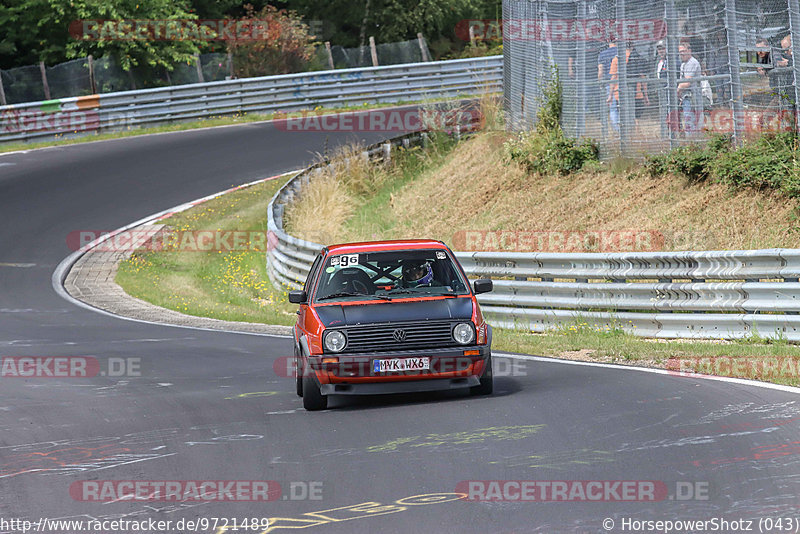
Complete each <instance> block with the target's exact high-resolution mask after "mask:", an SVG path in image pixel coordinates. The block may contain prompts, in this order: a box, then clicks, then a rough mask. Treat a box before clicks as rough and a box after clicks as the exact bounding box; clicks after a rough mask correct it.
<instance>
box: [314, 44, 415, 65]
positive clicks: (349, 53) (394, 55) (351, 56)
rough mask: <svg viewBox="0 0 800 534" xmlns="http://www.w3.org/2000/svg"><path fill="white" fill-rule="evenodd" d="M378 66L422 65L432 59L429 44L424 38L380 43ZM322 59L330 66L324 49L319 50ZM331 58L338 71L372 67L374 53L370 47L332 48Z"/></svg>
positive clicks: (377, 56)
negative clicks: (421, 63)
mask: <svg viewBox="0 0 800 534" xmlns="http://www.w3.org/2000/svg"><path fill="white" fill-rule="evenodd" d="M375 52H376V59H377V64H378V65H398V64H401V63H420V62H422V61H429V58H430V57H431V53H430V50H429V49H428V43H427V42H426V41H425V39H424V38H422V39H412V40H410V41H401V42H398V43H380V44H377V45H375ZM319 54H320V57H321V58H323V59H324V61H325V64H326V65H327V64H328V59H327V58H328V56H327V52H326V50H325V48H324V47H320V48H319ZM331 57H332V58H333V64H334V67H335V68H337V69H353V68H358V67H372V66H374V64H373V61H372V51H371V48H370V47H369V46H357V47H354V48H343V47H341V46H332V47H331Z"/></svg>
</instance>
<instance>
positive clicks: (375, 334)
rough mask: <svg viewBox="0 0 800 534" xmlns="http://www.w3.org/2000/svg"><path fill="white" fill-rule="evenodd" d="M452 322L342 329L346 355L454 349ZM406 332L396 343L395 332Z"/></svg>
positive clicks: (394, 324) (453, 324)
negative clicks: (344, 337)
mask: <svg viewBox="0 0 800 534" xmlns="http://www.w3.org/2000/svg"><path fill="white" fill-rule="evenodd" d="M455 324H456V323H454V322H449V321H447V322H441V321H439V322H415V323H393V324H383V325H368V326H356V327H349V328H344V329H343V331H344V332H345V334H346V335H347V347H346V348H345V351H347V352H377V351H384V350H406V349H414V348H439V347H452V346H455V345H457V343H456V342H455V341H454V340H453V335H452V334H451V329H452V327H453V326H455ZM396 330H402V331H404V332H405V338H404V339H403V340H401V341H398V340H397V339H395V331H396Z"/></svg>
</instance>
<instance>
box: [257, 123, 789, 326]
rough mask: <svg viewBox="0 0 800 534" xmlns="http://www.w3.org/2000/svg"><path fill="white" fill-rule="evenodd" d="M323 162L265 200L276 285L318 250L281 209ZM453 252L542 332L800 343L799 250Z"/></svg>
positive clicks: (385, 150)
mask: <svg viewBox="0 0 800 534" xmlns="http://www.w3.org/2000/svg"><path fill="white" fill-rule="evenodd" d="M422 140H424V134H418V133H416V134H411V135H406V136H403V137H400V138H397V139H393V140H392V141H390V142H387V143H384V144H381V145H373V146H371V147H369V149H368V152H369V154H370V156H371V157H373V158H376V159H377V158H385V157H387V156H388V155H389V154H390V151H391V147H390V146H389V145H390V144H393V145H397V144H406V145H408V144H409V143H419V142H420V141H422ZM319 167H320V165H317V166H314V167H311V168H309V169H306V170H304V171H303V172H301V173H300V174H298V175H297V176H295V177H294V178H293V179H292V180H290V181H289V182H288V183H287V184H286V185H285V186H284V187H283V188H282V189H281V190H280V191H278V193H276V195H275V196H274V197H273V199H272V201H271V202H270V204H269V208H268V227H269V233H270V247H269V250H268V252H267V270H268V273H269V276H270V279H271V280H272V282H273V283H274V284H275V285H276V286H280V285H283V286H287V287H290V288H292V289H299V288H301V287H302V283H303V281H304V280H305V277H306V276H307V274H308V271H309V269H310V267H311V263H312V261H313V260H314V257H315V255H316V254H317V252H319V250H320V249H321V248H322V245H320V244H317V243H311V242H309V241H304V240H301V239H298V238H296V237H293V236H290V235H289V234H287V233H286V232H285V231H284V230H283V212H284V209H285V206H286V205H287V204H288V203H289V202H291V201H292V199H293V198H294V197H295V196H296V195H297V194H298V193H299V192H300V190H301V188H302V187H303V185H305V184H307V183H308V182H309V181H310V180H313V179H314V175H315V173H316V172H319V171H318V168H319ZM456 256H457V257H458V259H459V261H460V262H461V264H462V266H463V267H464V270H465V272H466V273H467V276H469V277H470V278H471V279H476V278H492V279H494V291H493V292H491V293H487V294H483V295H480V296H479V297H478V300H479V301H480V303H481V309H482V311H483V313H484V315H486V317H487V319H488V320H489V321H490V323H491V324H493V325H495V326H500V327H505V328H524V329H527V330H531V331H534V332H544V331H546V330H551V329H554V328H559V327H564V326H568V325H574V324H576V323H578V322H584V323H586V324H588V325H589V327H593V328H597V329H605V328H622V329H623V330H625V331H627V332H630V333H633V334H635V335H640V336H646V337H656V338H701V339H702V338H705V339H736V338H744V337H749V336H753V335H759V336H762V337H765V338H766V337H769V338H785V339H787V340H790V341H800V315H799V314H798V312H800V281H799V280H798V278H799V277H800V249H768V250H732V251H706V252H691V251H685V252H636V253H632V252H626V253H587V254H556V253H520V252H513V253H512V252H509V253H503V252H456Z"/></svg>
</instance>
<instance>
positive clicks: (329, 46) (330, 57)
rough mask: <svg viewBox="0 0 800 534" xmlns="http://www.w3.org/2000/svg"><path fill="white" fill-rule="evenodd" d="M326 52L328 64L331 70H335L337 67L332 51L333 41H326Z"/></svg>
mask: <svg viewBox="0 0 800 534" xmlns="http://www.w3.org/2000/svg"><path fill="white" fill-rule="evenodd" d="M325 52H327V54H328V66H329V67H330V68H331V70H334V69H335V68H336V67H334V65H333V52H331V42H330V41H325Z"/></svg>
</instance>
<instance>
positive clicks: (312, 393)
mask: <svg viewBox="0 0 800 534" xmlns="http://www.w3.org/2000/svg"><path fill="white" fill-rule="evenodd" d="M327 407H328V396H327V395H323V394H322V393H320V391H319V383H318V382H317V379H316V378H315V377H314V375H313V373H310V376H304V377H303V408H305V409H306V410H308V411H309V412H313V411H317V410H324V409H325V408H327Z"/></svg>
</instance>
